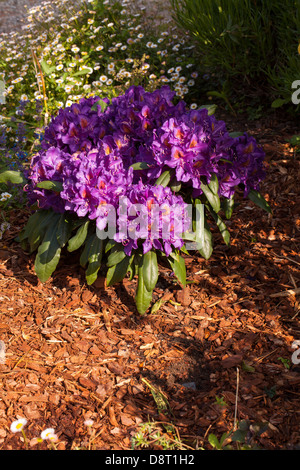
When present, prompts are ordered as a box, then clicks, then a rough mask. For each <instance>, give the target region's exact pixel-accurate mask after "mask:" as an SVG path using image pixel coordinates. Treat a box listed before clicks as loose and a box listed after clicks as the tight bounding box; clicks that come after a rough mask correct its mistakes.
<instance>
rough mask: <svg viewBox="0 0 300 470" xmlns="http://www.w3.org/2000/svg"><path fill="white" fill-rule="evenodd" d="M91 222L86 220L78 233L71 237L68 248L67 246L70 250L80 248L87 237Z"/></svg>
mask: <svg viewBox="0 0 300 470" xmlns="http://www.w3.org/2000/svg"><path fill="white" fill-rule="evenodd" d="M89 223H90V221H89V220H87V221H86V222H84V223H83V224H82V225H81V226H80V227H79V229H78V230H77V232H76V234H75V235H74V236H73V237H72V238H70V240H69V243H68V248H67V249H68V251H70V252H72V251H75V250H78V248H80V247H81V246H82V245H83V243H84V242H85V240H86V237H87V233H88V227H89Z"/></svg>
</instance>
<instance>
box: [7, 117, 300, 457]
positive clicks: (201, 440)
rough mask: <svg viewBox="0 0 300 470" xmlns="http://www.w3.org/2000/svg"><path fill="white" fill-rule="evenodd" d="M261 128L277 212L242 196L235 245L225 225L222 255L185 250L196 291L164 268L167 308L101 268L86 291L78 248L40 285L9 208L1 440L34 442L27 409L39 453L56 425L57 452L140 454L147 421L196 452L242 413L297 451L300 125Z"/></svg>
mask: <svg viewBox="0 0 300 470" xmlns="http://www.w3.org/2000/svg"><path fill="white" fill-rule="evenodd" d="M239 126H240V127H243V124H242V121H240V123H239ZM234 127H235V128H234V130H242V131H243V130H245V129H246V127H245V126H244V128H243V129H241V128H240V129H237V128H236V127H237V126H236V123H235V126H234ZM249 131H250V132H251V133H252V134H253V135H254V136H256V137H257V138H258V139H259V142H260V143H261V144H263V145H264V148H265V150H266V154H267V158H266V164H267V167H268V169H267V172H268V176H267V179H266V181H265V183H264V185H263V188H262V193H263V194H264V196H265V197H266V199H267V200H269V202H270V204H271V206H272V209H273V216H272V217H271V216H268V214H266V213H264V212H263V211H262V210H260V209H259V208H256V207H254V205H253V204H252V203H250V202H249V201H248V200H243V199H240V201H239V202H240V205H239V206H238V208H237V209H236V211H235V213H234V215H233V218H232V220H231V221H230V222H229V223H228V226H229V228H230V233H231V237H232V242H231V246H230V247H226V246H225V245H224V243H223V242H222V240H221V238H220V237H219V236H218V234H216V239H215V240H216V242H215V250H214V253H213V256H212V257H211V259H210V260H208V261H206V260H204V259H202V258H201V257H199V256H197V255H195V256H190V257H186V263H187V274H188V280H189V281H190V284H189V285H188V287H187V288H186V289H185V290H182V289H181V288H180V287H179V286H178V285H177V284H176V283H175V281H174V278H173V276H172V273H171V271H170V270H168V269H166V268H165V267H162V269H161V276H160V279H159V283H158V285H157V288H156V290H155V300H158V299H163V302H162V305H161V307H160V309H159V310H158V311H157V312H156V313H153V314H147V315H145V316H143V317H142V316H139V315H138V314H137V312H136V310H135V306H134V302H133V296H134V290H135V281H132V282H129V280H124V282H123V283H121V284H120V285H117V286H115V287H114V288H106V287H105V285H104V277H103V276H102V275H100V277H99V279H98V280H97V282H96V284H95V285H93V286H91V287H89V286H87V285H86V284H85V282H84V273H83V272H82V271H81V269H80V268H78V263H77V259H76V257H74V256H70V257H68V256H67V255H66V256H65V257H64V258H63V259H62V260H61V262H60V264H59V267H58V269H57V271H56V272H55V274H54V275H53V277H52V278H51V279H50V280H49V281H48V282H47V283H45V284H41V283H40V282H39V281H38V279H37V277H36V276H35V273H34V267H33V266H34V257H33V256H29V255H28V254H26V253H24V252H23V251H22V250H21V248H20V246H19V245H18V243H16V242H15V237H16V235H17V234H18V231H19V229H20V228H21V227H22V226H23V224H24V223H25V222H26V220H27V216H28V215H27V213H26V212H25V211H24V213H12V214H11V216H10V223H11V228H10V230H9V231H7V232H6V233H5V235H4V237H3V239H2V240H1V242H0V243H1V245H0V339H1V340H2V341H3V342H4V343H5V348H6V349H5V353H6V357H5V360H3V359H2V363H0V449H2V450H10V449H13V450H15V449H24V442H22V440H21V437H22V436H21V434H20V433H19V434H13V433H12V432H11V431H10V424H11V422H12V421H14V420H15V419H17V418H18V417H25V418H27V420H28V423H27V426H26V428H25V431H26V436H27V439H28V443H29V444H28V445H29V448H30V449H38V448H41V449H47V448H48V447H47V443H46V442H43V443H42V444H38V443H37V442H36V438H37V437H39V435H40V432H41V431H42V430H43V429H45V428H46V427H53V428H54V429H55V431H56V433H57V434H58V437H59V440H58V443H57V448H58V449H77V448H84V449H99V450H104V449H114V450H117V449H124V450H128V449H131V446H132V437H133V436H135V435H136V433H137V432H138V430H139V425H140V424H142V423H147V422H155V423H157V424H156V425H157V427H158V428H159V429H161V433H162V434H165V435H166V438H167V437H169V438H170V437H171V438H172V436H173V437H174V433H175V434H176V435H177V436H180V439H181V441H182V443H184V444H185V445H186V446H187V448H196V447H198V448H199V447H203V448H205V449H211V448H212V447H211V446H210V444H209V443H208V435H209V434H210V433H214V434H215V435H216V436H217V437H218V438H220V436H221V435H222V433H223V432H228V431H230V430H231V429H233V426H234V422H235V421H234V419H235V414H236V418H237V420H238V421H240V420H243V419H247V420H249V422H250V423H251V424H253V425H254V424H257V423H267V424H268V429H267V430H266V431H265V432H264V433H263V434H261V436H260V437H257V438H256V439H255V440H254V441H253V442H255V443H256V444H257V445H258V446H259V447H260V448H262V449H270V450H275V449H294V448H297V446H299V444H300V435H299V422H300V415H299V413H300V408H299V398H300V392H299V384H300V365H298V364H297V362H296V363H295V361H294V362H293V361H292V360H291V358H292V354H293V352H294V351H295V350H294V349H293V348H292V344H293V342H294V341H295V340H298V339H300V328H299V312H300V310H299V309H300V307H299V288H300V271H299V266H300V256H299V246H300V231H299V230H300V192H299V177H300V168H299V154H296V152H295V151H294V150H293V149H291V148H290V147H289V145H288V144H287V143H286V138H288V137H291V136H292V135H293V133H295V131H296V130H295V129H293V127H292V123H288V122H285V123H283V122H280V120H278V121H276V119H275V118H274V119H273V121H272V122H271V121H269V122H268V121H264V122H258V123H250V125H249ZM298 132H299V131H298ZM299 358H300V354H299ZM237 387H238V389H237ZM155 391H156V395H155ZM155 397H156V400H155ZM157 397H158V398H160V399H161V400H160V402H159V401H158V398H157ZM236 399H237V403H236ZM160 403H163V404H165V405H166V404H167V406H160ZM86 419H92V420H94V425H93V427H92V428H91V430H92V435H90V434H89V430H88V429H87V427H86V425H85V424H84V421H85V420H86ZM166 423H167V424H170V423H172V424H173V426H174V428H173V430H175V431H174V433H173V434H172V435H171V434H170V433H169V434H168V433H167V431H166V429H167V428H166V426H163V424H166ZM39 446H40V447H39ZM150 448H152V449H156V448H159V446H158V445H157V444H155V443H152V444H151V446H150Z"/></svg>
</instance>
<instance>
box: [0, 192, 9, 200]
mask: <svg viewBox="0 0 300 470" xmlns="http://www.w3.org/2000/svg"><path fill="white" fill-rule="evenodd" d="M10 198H11V194H9V193H2V194H1V196H0V201H6V200H7V199H10Z"/></svg>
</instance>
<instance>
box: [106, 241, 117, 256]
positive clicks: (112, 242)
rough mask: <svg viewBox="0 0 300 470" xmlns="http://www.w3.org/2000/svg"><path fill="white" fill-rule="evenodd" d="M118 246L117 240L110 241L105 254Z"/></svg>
mask: <svg viewBox="0 0 300 470" xmlns="http://www.w3.org/2000/svg"><path fill="white" fill-rule="evenodd" d="M116 244H117V242H116V241H115V240H112V239H109V240H108V241H107V242H106V245H105V253H107V252H108V251H109V250H111V249H112V248H113V247H114V246H115V245H116Z"/></svg>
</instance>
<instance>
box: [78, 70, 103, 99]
mask: <svg viewBox="0 0 300 470" xmlns="http://www.w3.org/2000/svg"><path fill="white" fill-rule="evenodd" d="M88 73H89V74H90V73H91V68H90V67H85V68H83V69H82V70H78V72H75V73H73V77H78V76H79V75H87V74H88ZM101 101H102V100H101ZM102 102H103V103H105V102H104V101H102ZM98 104H101V103H100V102H98ZM101 108H102V106H101Z"/></svg>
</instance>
